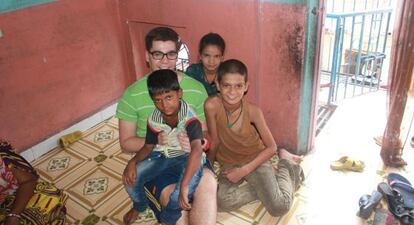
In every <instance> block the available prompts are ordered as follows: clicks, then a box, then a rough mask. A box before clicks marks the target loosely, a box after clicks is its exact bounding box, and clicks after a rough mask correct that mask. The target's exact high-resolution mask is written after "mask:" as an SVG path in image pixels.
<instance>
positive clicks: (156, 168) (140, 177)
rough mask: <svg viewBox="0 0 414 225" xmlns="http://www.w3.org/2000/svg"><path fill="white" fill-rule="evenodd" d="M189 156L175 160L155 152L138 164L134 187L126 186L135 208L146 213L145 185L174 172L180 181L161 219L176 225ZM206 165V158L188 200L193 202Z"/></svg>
mask: <svg viewBox="0 0 414 225" xmlns="http://www.w3.org/2000/svg"><path fill="white" fill-rule="evenodd" d="M188 156H189V154H185V155H182V156H178V157H174V158H165V157H164V155H162V154H161V153H160V152H156V151H153V152H151V154H150V155H149V156H148V157H147V158H146V159H145V160H143V161H140V162H139V163H138V164H137V176H136V180H135V183H134V184H133V185H132V186H125V189H126V191H127V192H128V194H129V196H130V198H131V200H132V202H133V208H134V209H135V210H137V211H139V212H142V211H144V210H145V209H146V208H147V206H148V200H147V197H146V195H145V190H144V184H145V183H147V182H149V181H151V180H153V179H154V178H156V177H157V176H159V175H160V174H162V173H163V172H165V171H169V172H172V171H173V172H174V173H176V174H180V178H179V181H178V183H177V185H176V187H175V189H174V191H173V192H172V193H171V195H170V200H169V202H168V205H167V206H166V207H165V208H163V209H162V211H161V215H160V219H161V221H162V222H164V223H166V224H168V225H169V224H175V223H176V222H177V220H178V219H179V218H180V217H181V208H180V206H179V204H178V196H179V193H180V184H181V181H182V178H183V175H184V169H185V166H186V165H187V160H188ZM204 163H205V157H203V161H202V163H200V166H199V168H198V170H197V171H196V173H195V174H194V176H193V177H192V179H191V181H190V183H189V185H188V186H189V187H188V189H189V191H188V198H189V199H190V200H191V199H192V195H193V193H194V191H195V189H196V187H197V185H198V183H199V182H200V179H201V176H202V175H203V165H204Z"/></svg>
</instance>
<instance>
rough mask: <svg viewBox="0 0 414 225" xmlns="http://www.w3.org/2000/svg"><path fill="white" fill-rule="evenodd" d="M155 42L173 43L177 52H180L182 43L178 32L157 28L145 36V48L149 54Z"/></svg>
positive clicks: (166, 28)
mask: <svg viewBox="0 0 414 225" xmlns="http://www.w3.org/2000/svg"><path fill="white" fill-rule="evenodd" d="M153 41H172V42H174V43H175V44H176V47H177V52H178V51H179V50H180V47H181V41H180V37H179V36H178V34H177V32H175V31H174V30H173V29H171V28H169V27H156V28H154V29H152V30H150V31H149V32H148V33H147V35H146V36H145V48H146V49H147V51H148V52H149V51H150V50H151V47H152V42H153Z"/></svg>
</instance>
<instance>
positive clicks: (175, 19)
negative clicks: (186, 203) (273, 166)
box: [120, 0, 306, 149]
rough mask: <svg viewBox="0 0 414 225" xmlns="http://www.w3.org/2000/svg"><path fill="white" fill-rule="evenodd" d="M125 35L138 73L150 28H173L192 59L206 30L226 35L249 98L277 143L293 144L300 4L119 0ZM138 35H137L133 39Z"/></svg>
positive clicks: (143, 69)
mask: <svg viewBox="0 0 414 225" xmlns="http://www.w3.org/2000/svg"><path fill="white" fill-rule="evenodd" d="M120 12H121V13H120V14H121V21H122V24H124V27H123V28H124V34H125V36H127V37H130V40H126V41H127V43H129V44H130V45H131V46H133V48H131V49H134V50H133V52H130V53H129V54H130V55H133V56H134V57H135V60H133V59H130V60H129V66H130V68H131V71H132V70H135V71H136V73H137V76H140V75H142V74H144V73H145V72H146V71H147V69H148V68H147V67H146V65H145V63H144V58H142V57H143V53H144V51H145V48H144V44H143V39H142V37H143V35H144V34H145V31H147V30H148V29H149V28H150V27H154V26H158V25H168V26H171V27H173V28H175V29H176V30H177V31H178V32H179V34H180V35H181V36H182V38H183V40H184V42H186V43H187V44H188V47H189V48H190V58H191V62H196V61H197V58H198V53H197V49H198V42H199V40H200V38H201V37H202V36H203V35H204V34H206V33H208V32H217V33H219V34H221V35H222V36H223V38H224V39H225V40H226V45H227V49H226V55H225V58H238V59H240V60H242V61H243V62H244V63H246V64H247V66H248V69H249V75H250V78H249V80H250V83H251V85H250V90H249V93H248V96H249V99H250V100H251V101H253V102H256V103H257V104H259V105H260V106H261V107H262V109H263V111H264V114H265V117H266V119H267V121H268V124H269V125H270V128H271V130H272V133H273V135H274V137H275V139H276V142H277V143H278V145H279V146H281V147H287V148H289V149H296V147H297V133H298V117H299V116H298V111H299V103H300V102H299V95H300V82H301V80H300V76H301V70H302V63H303V61H302V58H303V54H304V53H303V46H304V44H303V42H304V27H305V15H306V13H305V5H301V4H285V3H272V2H261V1H253V0H245V1H240V0H225V1H223V0H209V1H191V0H182V1H177V0H152V1H136V0H121V1H120ZM137 39H139V40H137Z"/></svg>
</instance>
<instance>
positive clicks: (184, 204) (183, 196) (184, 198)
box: [179, 185, 191, 210]
mask: <svg viewBox="0 0 414 225" xmlns="http://www.w3.org/2000/svg"><path fill="white" fill-rule="evenodd" d="M179 204H180V207H181V209H183V210H190V209H191V205H190V203H188V185H185V187H183V186H181V188H180V196H179Z"/></svg>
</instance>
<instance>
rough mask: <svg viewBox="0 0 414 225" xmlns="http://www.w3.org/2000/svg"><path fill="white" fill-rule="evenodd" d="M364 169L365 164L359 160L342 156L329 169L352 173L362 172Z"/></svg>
mask: <svg viewBox="0 0 414 225" xmlns="http://www.w3.org/2000/svg"><path fill="white" fill-rule="evenodd" d="M364 168H365V164H364V162H363V161H361V160H355V159H352V158H350V157H348V156H343V157H341V158H340V159H338V160H336V161H333V162H332V163H331V169H333V170H349V171H354V172H362V171H363V170H364Z"/></svg>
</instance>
